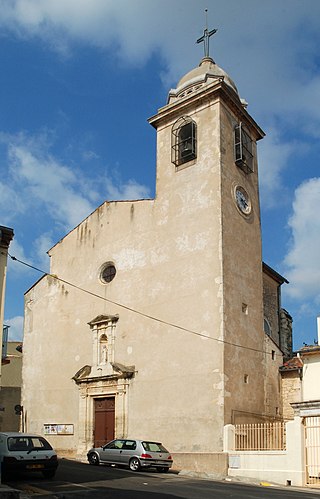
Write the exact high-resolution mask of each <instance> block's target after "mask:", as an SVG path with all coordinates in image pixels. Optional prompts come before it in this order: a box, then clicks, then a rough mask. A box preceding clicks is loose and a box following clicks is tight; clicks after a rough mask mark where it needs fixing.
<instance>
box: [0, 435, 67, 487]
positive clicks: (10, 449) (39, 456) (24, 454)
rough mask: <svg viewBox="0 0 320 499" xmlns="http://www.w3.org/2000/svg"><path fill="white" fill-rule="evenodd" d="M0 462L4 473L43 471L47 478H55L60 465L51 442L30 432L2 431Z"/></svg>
mask: <svg viewBox="0 0 320 499" xmlns="http://www.w3.org/2000/svg"><path fill="white" fill-rule="evenodd" d="M0 462H1V472H2V473H3V474H7V473H11V472H21V471H23V472H29V471H30V472H34V471H41V472H42V474H43V476H44V477H45V478H53V477H54V475H55V473H56V469H57V467H58V457H57V454H56V452H55V451H54V450H53V448H52V447H51V445H50V444H49V442H48V441H47V440H46V439H45V438H43V437H42V436H40V435H34V434H29V433H14V432H5V433H0Z"/></svg>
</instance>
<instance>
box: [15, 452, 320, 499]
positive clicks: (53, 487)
mask: <svg viewBox="0 0 320 499" xmlns="http://www.w3.org/2000/svg"><path fill="white" fill-rule="evenodd" d="M5 483H7V485H9V486H10V487H12V488H15V489H19V490H21V491H22V492H23V496H22V497H25V498H26V497H30V498H34V499H36V498H37V499H42V498H43V499H44V498H45V499H50V498H59V499H68V498H70V499H73V498H79V499H82V498H83V499H85V498H87V499H91V498H95V499H96V498H100V497H101V498H102V497H103V498H105V499H177V498H186V499H206V498H210V499H225V498H228V499H230V498H231V499H259V498H260V499H261V498H263V499H268V498H270V499H271V498H272V499H280V498H283V499H303V498H306V499H312V498H317V499H320V489H319V492H318V490H315V489H300V490H298V489H294V488H292V487H283V488H281V487H262V486H254V485H249V484H243V483H235V482H222V481H221V482H218V481H212V480H203V479H199V478H190V477H183V476H179V475H177V474H176V473H174V472H169V473H156V472H152V471H143V472H138V473H134V472H132V471H130V470H127V469H120V468H115V467H106V466H98V467H95V466H90V465H89V464H85V463H79V462H75V461H68V460H61V461H60V466H59V468H58V471H57V474H56V476H55V478H54V479H53V480H47V479H44V478H42V476H41V475H40V474H32V475H31V476H30V475H23V476H22V475H21V476H19V477H18V476H15V477H12V478H10V479H9V480H7V481H6V482H5Z"/></svg>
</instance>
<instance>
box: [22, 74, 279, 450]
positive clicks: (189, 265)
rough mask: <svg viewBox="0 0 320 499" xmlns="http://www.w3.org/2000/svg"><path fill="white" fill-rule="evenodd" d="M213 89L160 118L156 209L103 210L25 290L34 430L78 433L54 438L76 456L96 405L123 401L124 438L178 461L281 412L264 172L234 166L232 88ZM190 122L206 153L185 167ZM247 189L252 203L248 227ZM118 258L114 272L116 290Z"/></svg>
mask: <svg viewBox="0 0 320 499" xmlns="http://www.w3.org/2000/svg"><path fill="white" fill-rule="evenodd" d="M205 85H207V86H204V87H201V86H200V87H199V88H200V90H199V91H198V90H194V91H191V92H190V93H188V92H186V95H185V97H181V98H180V97H177V100H176V101H175V102H174V104H169V105H168V106H165V107H164V108H162V109H160V110H159V113H158V115H157V116H156V117H155V118H151V119H150V122H151V123H152V124H153V125H154V126H155V127H156V129H157V186H156V198H155V200H140V201H122V202H105V203H104V204H102V205H101V206H100V207H99V208H97V210H95V211H94V212H93V213H92V214H91V215H90V216H89V217H88V218H87V219H85V220H84V221H83V222H82V223H81V224H79V226H78V227H76V228H75V229H74V230H72V231H71V232H70V233H69V234H68V235H67V236H66V237H65V238H64V239H62V240H61V241H60V242H59V243H58V244H56V245H55V246H54V247H53V248H52V249H51V250H50V252H49V255H50V258H51V270H50V272H51V274H52V275H51V276H50V275H49V276H46V277H44V278H43V279H41V280H40V281H39V282H38V283H37V284H36V285H35V286H34V287H33V288H31V290H29V291H28V292H27V293H26V296H25V338H24V363H23V405H24V407H25V411H26V412H25V415H26V423H27V428H26V429H27V430H29V431H37V432H39V433H43V425H44V424H72V425H74V432H73V434H70V435H66V436H64V435H50V438H49V439H50V441H51V443H52V444H53V445H54V447H55V448H56V449H57V450H58V451H59V452H60V453H63V454H65V455H69V456H75V455H78V456H79V455H81V456H82V457H84V456H85V454H86V451H87V450H88V448H90V447H91V446H92V444H93V441H94V438H93V437H94V435H93V432H94V403H95V400H96V399H97V398H99V397H106V396H112V397H114V398H115V436H116V437H132V438H139V437H141V438H145V439H156V440H162V441H163V443H164V444H165V445H166V446H167V447H168V448H169V449H170V451H171V452H172V453H180V455H184V454H188V453H199V452H201V453H211V454H212V453H219V452H222V450H223V427H224V425H225V424H226V423H230V422H232V423H234V422H238V421H237V418H238V419H239V418H244V419H245V420H247V419H248V418H251V419H250V420H251V421H252V418H254V417H257V419H259V418H263V417H265V415H266V412H267V411H270V412H272V411H274V407H275V406H276V401H275V399H272V401H271V402H272V403H271V402H270V403H269V402H268V400H267V398H268V397H267V394H268V390H269V388H270V387H271V389H272V390H273V388H274V387H275V386H276V384H275V383H276V378H275V377H274V376H273V374H272V376H273V377H272V376H271V378H272V382H271V384H270V387H269V386H268V385H267V381H266V376H268V375H269V374H270V372H269V369H271V370H272V367H271V364H270V363H269V364H268V361H267V360H266V357H265V348H266V345H265V335H264V332H263V302H262V267H261V235H260V213H259V200H258V178H257V165H256V164H255V173H253V174H251V175H247V174H245V173H243V172H242V171H241V170H240V169H239V168H238V167H237V166H236V165H235V162H234V155H233V150H234V144H233V136H234V125H235V123H238V121H239V120H238V118H237V117H236V114H235V113H236V112H240V111H241V110H240V111H239V109H240V105H239V103H238V101H236V97H235V96H233V97H231V94H230V92H231V90H228V91H227V90H226V89H225V88H224V86H223V85H224V83H223V82H222V80H221V79H219V80H214V81H213V82H212V83H210V82H209V83H208V84H207V83H205ZM192 92H194V93H192ZM197 92H198V93H197ZM228 92H229V94H230V95H229V97H228V99H230V102H229V100H228V107H230V109H233V110H234V111H228V110H227V104H226V103H225V101H224V100H223V99H224V97H222V96H223V95H224V96H226V95H227V94H228ZM232 95H233V94H232ZM232 98H233V99H235V101H236V103H235V102H233V104H232V102H231V101H232ZM226 99H227V97H226ZM229 105H230V106H229ZM241 112H242V114H243V116H244V117H245V116H246V113H245V111H241ZM183 115H188V116H189V117H191V118H192V119H193V121H194V122H195V124H196V129H197V157H196V159H195V160H193V161H190V162H188V163H187V164H183V165H180V166H179V167H176V166H175V165H174V164H173V163H172V160H171V145H172V142H171V140H172V126H173V125H174V123H175V122H176V120H177V119H178V118H179V117H181V116H183ZM248 120H249V121H250V119H249V118H248ZM251 128H252V130H251V131H252V133H253V134H254V133H257V135H258V132H257V131H255V129H254V126H252V127H251ZM259 133H260V132H259ZM238 184H239V185H242V186H243V187H245V189H246V190H247V192H248V193H249V195H250V197H251V203H252V213H251V214H250V215H249V216H248V217H245V216H243V215H241V213H240V212H239V210H238V208H237V206H236V203H235V199H234V188H235V186H236V185H238ZM107 262H112V263H113V264H114V266H115V268H116V276H115V278H114V279H113V280H112V281H111V282H109V283H108V284H105V283H102V282H101V279H100V272H101V269H102V268H103V265H104V264H106V263H107ZM54 276H57V277H58V278H59V279H57V278H55V277H54ZM86 291H87V292H86ZM121 305H124V306H121ZM101 316H104V317H106V318H112V320H114V323H113V326H112V327H113V329H112V334H113V336H112V342H111V343H110V344H109V343H108V352H107V353H106V352H105V355H106V359H105V363H104V364H103V363H99V362H98V361H97V358H98V353H97V352H98V350H97V345H99V343H98V341H97V334H98V333H97V329H96V330H95V329H94V326H93V324H94V321H93V319H97V318H98V317H101ZM107 320H109V319H107ZM110 320H111V319H110ZM89 322H90V323H91V324H90V325H89V324H88V323H89ZM239 345H241V347H245V348H240V347H239ZM99 348H100V347H99ZM268 348H270V345H269V344H268ZM108 356H109V357H110V358H111V357H112V362H113V365H112V364H111V360H110V358H109V357H108ZM268 358H269V357H268ZM119 365H120V366H121V365H122V366H124V367H125V368H126V366H127V367H128V366H129V367H130V368H131V369H132V370H133V371H134V373H133V376H132V377H131V375H130V376H127V375H126V374H124V373H123V371H121V369H120V371H119V369H118V370H117V366H118V368H119ZM132 366H133V367H132ZM84 372H86V374H83V373H84ZM76 373H78V374H77V376H75V375H76ZM79 373H80V375H79ZM81 373H82V374H81ZM99 373H101V375H100V374H99ZM131 374H132V372H131ZM74 378H75V379H74ZM271 385H272V386H271ZM268 404H269V406H268ZM271 406H272V407H271Z"/></svg>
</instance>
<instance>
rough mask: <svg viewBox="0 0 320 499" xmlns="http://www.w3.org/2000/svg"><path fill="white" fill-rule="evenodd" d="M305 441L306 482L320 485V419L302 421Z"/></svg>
mask: <svg viewBox="0 0 320 499" xmlns="http://www.w3.org/2000/svg"><path fill="white" fill-rule="evenodd" d="M304 427H305V439H306V482H307V484H312V485H320V417H319V416H310V417H306V418H305V420H304Z"/></svg>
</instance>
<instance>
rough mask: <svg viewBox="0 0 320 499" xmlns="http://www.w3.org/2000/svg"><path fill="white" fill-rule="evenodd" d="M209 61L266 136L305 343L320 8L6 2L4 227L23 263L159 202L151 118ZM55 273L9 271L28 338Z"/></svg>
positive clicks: (0, 188) (318, 132)
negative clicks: (95, 217) (103, 216)
mask: <svg viewBox="0 0 320 499" xmlns="http://www.w3.org/2000/svg"><path fill="white" fill-rule="evenodd" d="M205 8H208V24H209V28H210V29H211V28H217V29H218V32H217V34H216V35H215V36H214V37H212V38H211V40H210V53H211V55H212V56H213V58H214V59H215V61H216V62H217V64H219V65H220V66H221V67H222V68H223V69H224V70H226V71H227V72H228V73H229V75H230V76H231V78H232V79H233V80H234V81H235V82H236V85H237V87H238V90H239V93H240V95H241V97H242V98H245V99H246V100H247V101H248V103H249V106H248V111H249V113H250V114H251V115H252V116H253V117H254V119H255V120H256V121H257V122H258V123H259V125H260V126H261V127H262V129H263V130H264V131H265V132H266V134H267V135H266V137H265V138H264V139H263V141H261V142H260V143H259V149H258V153H259V171H260V195H261V217H262V233H263V258H264V261H265V262H266V263H267V264H268V265H270V266H272V267H273V268H275V269H276V270H277V271H278V272H279V273H280V274H282V275H284V276H285V277H286V278H287V279H288V280H289V281H290V284H289V285H284V286H283V290H282V304H283V306H284V307H285V308H286V309H287V310H288V311H289V312H290V313H291V315H292V316H293V320H294V323H293V324H294V346H295V348H299V347H301V346H302V345H303V343H304V342H305V343H309V344H310V343H313V341H314V339H316V338H317V331H316V317H317V315H320V265H319V255H320V214H319V205H320V173H319V153H320V141H319V138H320V105H319V103H320V53H319V46H320V2H319V1H318V0H304V1H303V2H302V1H301V0H276V1H275V0H268V2H260V1H258V0H223V1H220V0H219V1H218V0H217V1H216V0H207V1H205V2H204V1H202V0H197V1H194V0H170V1H169V0H118V1H116V0H63V1H62V0H0V60H1V78H0V170H1V175H0V215H1V217H0V224H1V225H7V226H9V227H12V228H13V229H14V232H15V238H14V241H13V243H12V245H11V246H10V253H11V254H12V255H14V256H15V257H17V258H19V259H21V260H23V261H25V262H27V263H29V264H31V265H34V266H36V267H38V268H41V269H43V270H45V271H47V270H49V258H48V256H47V254H46V252H47V250H48V249H49V248H50V247H51V246H52V245H53V244H55V243H56V242H57V241H58V240H60V239H61V238H62V237H63V236H64V235H65V234H66V233H67V232H68V231H69V230H70V229H72V228H73V227H74V226H75V225H77V224H78V223H79V222H80V221H81V220H82V219H83V218H85V217H86V216H87V215H88V214H89V213H90V212H91V211H92V210H94V209H95V208H96V207H97V206H98V205H99V204H101V203H102V202H103V201H104V200H105V199H108V200H114V199H135V198H143V197H152V196H153V195H154V190H155V160H156V156H155V145H156V144H155V140H156V137H155V131H154V130H153V129H152V127H151V126H150V125H149V124H148V123H147V119H148V118H149V117H150V116H152V115H154V114H155V113H156V111H157V109H158V108H159V107H161V106H163V105H164V104H165V103H166V98H167V93H168V91H169V89H170V88H171V87H174V86H175V85H176V83H177V81H178V80H179V79H180V77H181V76H182V75H183V74H185V73H186V72H187V71H189V70H190V69H192V68H193V67H195V66H196V65H198V63H199V61H200V59H201V57H202V55H203V48H202V46H200V45H197V44H196V43H195V41H196V40H197V38H199V37H200V36H201V35H202V34H203V29H204V23H205V16H204V10H205ZM40 276H41V274H39V273H37V272H36V271H33V270H31V269H28V268H27V267H25V266H22V265H21V264H19V263H17V262H13V261H9V265H8V276H7V293H6V308H5V323H6V324H9V325H10V326H11V328H10V339H12V340H13V339H21V338H22V322H23V293H24V292H25V291H26V290H27V289H28V288H29V287H30V286H32V284H33V283H34V282H35V281H36V280H37V279H38V278H39V277H40Z"/></svg>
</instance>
